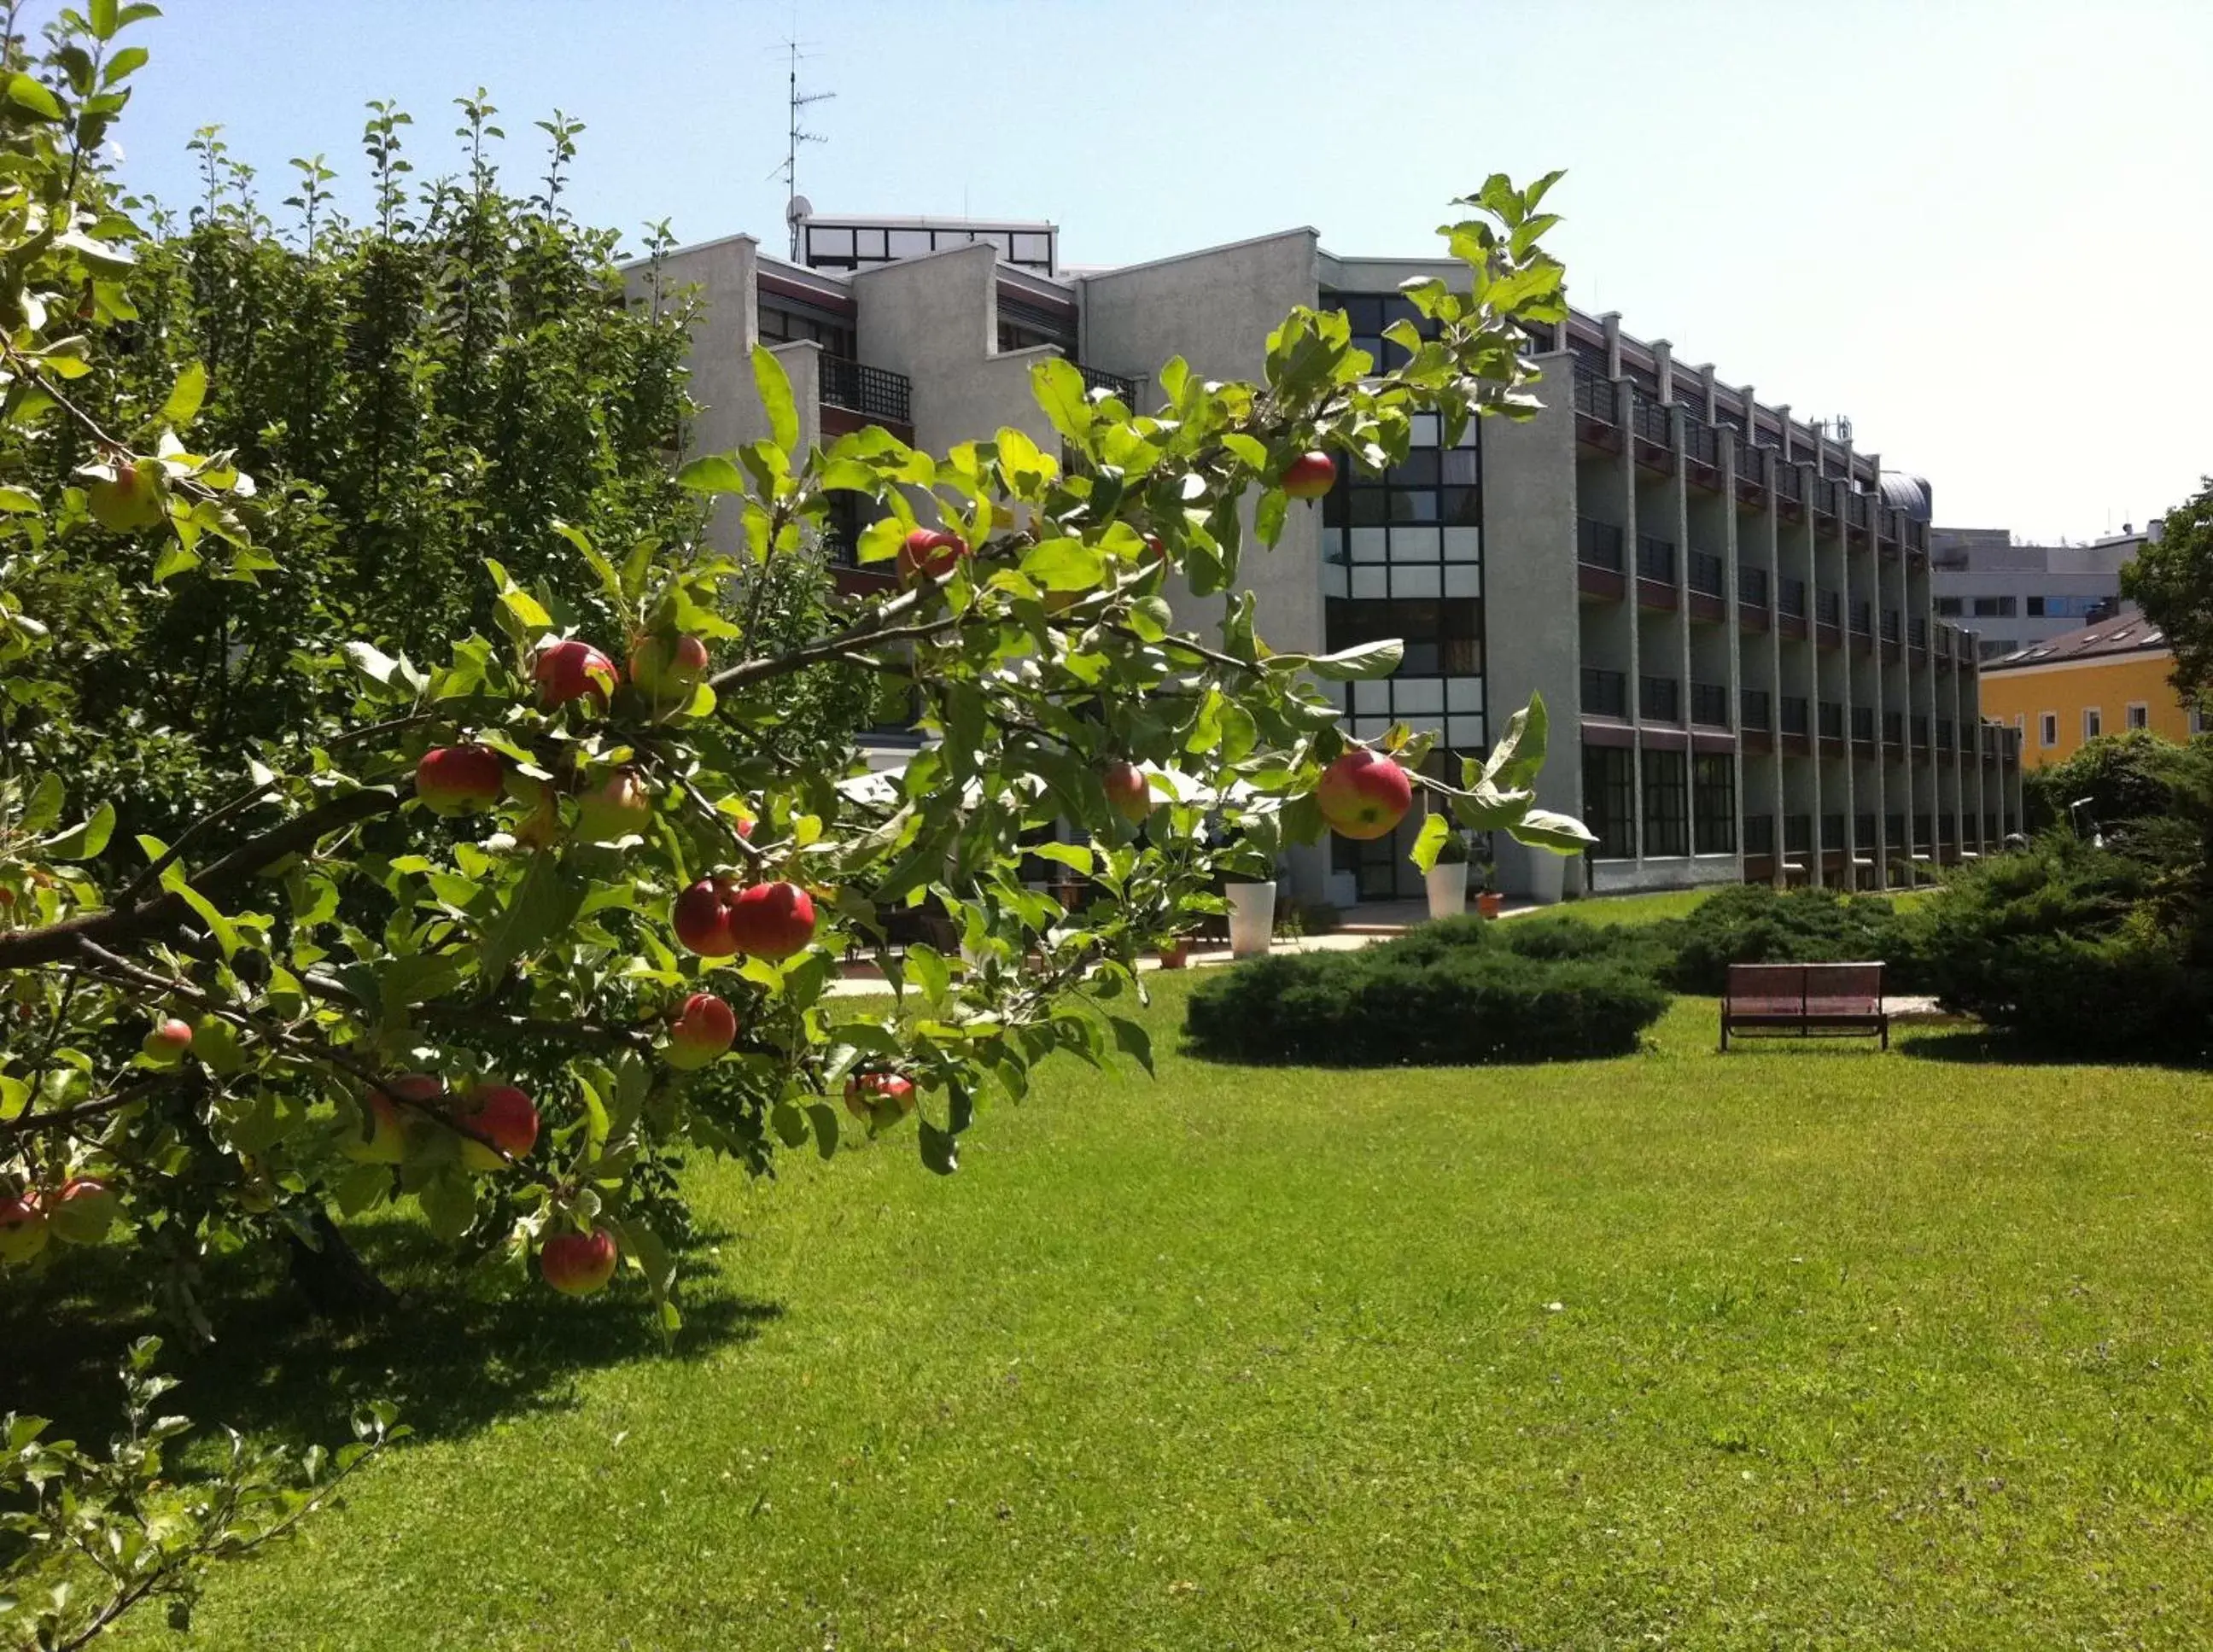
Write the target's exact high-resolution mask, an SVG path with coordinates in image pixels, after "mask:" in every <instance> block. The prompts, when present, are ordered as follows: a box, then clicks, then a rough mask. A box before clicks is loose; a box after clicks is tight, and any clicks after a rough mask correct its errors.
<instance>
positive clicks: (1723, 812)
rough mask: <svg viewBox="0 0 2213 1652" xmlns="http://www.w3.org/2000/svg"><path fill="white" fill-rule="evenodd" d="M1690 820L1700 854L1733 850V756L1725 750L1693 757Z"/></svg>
mask: <svg viewBox="0 0 2213 1652" xmlns="http://www.w3.org/2000/svg"><path fill="white" fill-rule="evenodd" d="M1691 819H1692V822H1693V823H1694V826H1695V829H1696V832H1697V835H1698V853H1699V854H1701V855H1734V853H1736V759H1734V758H1733V757H1731V756H1729V755H1728V753H1725V752H1706V753H1700V754H1699V755H1698V757H1696V758H1693V759H1692V762H1691Z"/></svg>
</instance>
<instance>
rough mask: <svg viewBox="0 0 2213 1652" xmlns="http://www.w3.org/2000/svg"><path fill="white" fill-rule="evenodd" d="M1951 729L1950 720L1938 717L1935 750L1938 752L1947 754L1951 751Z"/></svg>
mask: <svg viewBox="0 0 2213 1652" xmlns="http://www.w3.org/2000/svg"><path fill="white" fill-rule="evenodd" d="M1952 728H1953V725H1952V719H1951V718H1949V717H1939V718H1937V719H1936V749H1937V750H1938V751H1940V752H1948V751H1950V750H1951V749H1952V743H1953V736H1952Z"/></svg>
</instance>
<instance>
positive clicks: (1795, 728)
mask: <svg viewBox="0 0 2213 1652" xmlns="http://www.w3.org/2000/svg"><path fill="white" fill-rule="evenodd" d="M1807 710H1808V704H1807V699H1806V697H1805V696H1804V695H1803V694H1785V695H1784V696H1783V713H1782V716H1783V733H1784V734H1786V735H1802V734H1804V733H1805V732H1806V716H1807Z"/></svg>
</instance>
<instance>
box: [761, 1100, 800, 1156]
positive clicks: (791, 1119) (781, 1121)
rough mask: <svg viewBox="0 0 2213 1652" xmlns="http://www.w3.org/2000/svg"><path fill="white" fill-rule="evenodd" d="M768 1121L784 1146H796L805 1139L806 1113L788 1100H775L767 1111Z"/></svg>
mask: <svg viewBox="0 0 2213 1652" xmlns="http://www.w3.org/2000/svg"><path fill="white" fill-rule="evenodd" d="M768 1122H769V1125H770V1128H771V1129H772V1130H774V1131H776V1134H777V1140H778V1141H780V1142H782V1143H783V1144H784V1145H785V1146H786V1147H793V1148H796V1147H798V1146H799V1145H801V1144H802V1143H804V1142H805V1141H806V1140H807V1137H808V1129H807V1115H806V1114H805V1113H802V1112H800V1110H799V1109H798V1108H797V1107H795V1106H792V1105H791V1103H790V1102H789V1101H779V1102H777V1104H776V1106H774V1107H773V1108H772V1109H771V1111H770V1113H769V1116H768Z"/></svg>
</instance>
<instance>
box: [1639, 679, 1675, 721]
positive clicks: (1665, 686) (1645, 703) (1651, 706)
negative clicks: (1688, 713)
mask: <svg viewBox="0 0 2213 1652" xmlns="http://www.w3.org/2000/svg"><path fill="white" fill-rule="evenodd" d="M1637 716H1640V717H1642V718H1643V719H1644V721H1645V722H1682V720H1683V686H1682V684H1680V683H1679V682H1677V681H1676V680H1674V679H1673V677H1639V678H1638V679H1637Z"/></svg>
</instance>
